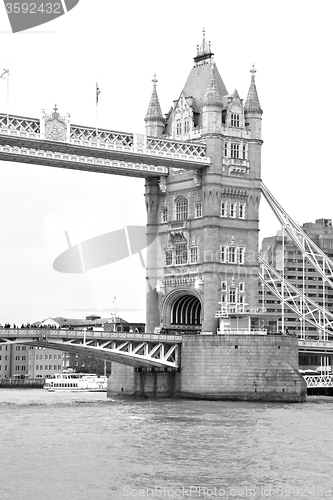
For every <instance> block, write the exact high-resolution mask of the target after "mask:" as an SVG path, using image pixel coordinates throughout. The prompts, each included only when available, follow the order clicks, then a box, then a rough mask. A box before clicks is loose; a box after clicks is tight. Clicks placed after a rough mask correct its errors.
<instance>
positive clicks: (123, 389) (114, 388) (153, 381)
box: [107, 363, 180, 398]
mask: <svg viewBox="0 0 333 500" xmlns="http://www.w3.org/2000/svg"><path fill="white" fill-rule="evenodd" d="M179 380H180V373H179V372H176V371H164V370H163V371H160V370H157V369H150V370H147V369H145V368H142V369H138V368H132V367H129V366H125V365H120V364H118V363H112V373H111V376H110V378H109V380H108V390H107V395H108V397H111V396H135V397H149V398H157V397H158V398H173V397H177V395H178V394H179Z"/></svg>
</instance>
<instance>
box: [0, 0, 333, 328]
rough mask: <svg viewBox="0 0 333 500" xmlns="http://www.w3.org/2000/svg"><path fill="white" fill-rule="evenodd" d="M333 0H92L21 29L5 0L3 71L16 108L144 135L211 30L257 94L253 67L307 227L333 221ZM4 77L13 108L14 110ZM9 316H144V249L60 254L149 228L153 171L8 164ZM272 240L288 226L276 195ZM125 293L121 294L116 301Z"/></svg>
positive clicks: (1, 97)
mask: <svg viewBox="0 0 333 500" xmlns="http://www.w3.org/2000/svg"><path fill="white" fill-rule="evenodd" d="M332 5H333V4H332V2H331V1H325V0H319V1H317V2H313V1H311V2H310V1H304V0H302V1H301V0H289V1H284V0H280V1H278V2H277V1H267V0H266V1H259V0H252V1H235V0H233V1H231V2H228V3H227V2H222V1H221V0H220V1H215V0H211V1H209V2H206V3H205V2H202V1H200V2H199V1H195V0H194V1H193V0H192V1H186V0H185V1H184V0H183V1H182V2H179V1H177V2H176V1H168V2H156V1H155V2H152V1H145V0H142V1H141V2H138V1H132V0H129V1H126V2H111V1H110V0H96V1H93V0H80V2H79V4H78V6H77V7H75V8H74V9H73V10H72V11H70V12H69V13H68V14H66V15H65V16H62V17H60V18H59V19H57V20H55V21H52V22H51V23H48V24H46V25H43V26H41V27H38V28H36V29H33V30H29V31H27V32H22V33H17V34H15V35H13V34H12V33H11V31H10V26H9V21H8V19H7V17H6V12H5V7H4V5H3V4H1V5H0V43H1V55H0V67H1V68H6V67H7V62H8V63H9V67H10V74H11V76H10V92H9V94H10V95H9V111H10V113H12V114H16V115H21V116H28V117H36V118H37V117H39V114H40V110H41V109H45V110H46V112H47V113H51V112H52V109H53V107H54V105H55V103H56V104H57V106H58V108H59V112H60V114H65V113H70V115H71V122H72V123H74V124H78V125H90V126H95V123H96V118H95V82H96V79H97V81H98V84H99V87H100V90H101V94H100V101H99V118H98V124H99V126H100V127H104V128H108V129H111V130H120V131H127V132H144V117H145V114H146V111H147V107H148V103H149V99H150V95H151V90H152V83H151V79H152V77H153V74H154V73H156V75H157V79H158V85H157V91H158V95H159V99H160V103H161V107H162V111H163V113H166V112H167V111H168V110H169V108H170V106H171V105H172V103H173V100H174V99H177V98H178V97H179V94H180V92H181V90H182V88H183V86H184V84H185V81H186V79H187V76H188V74H189V72H190V70H191V68H192V64H193V57H194V56H195V55H196V46H197V44H200V43H201V40H202V28H203V27H204V28H205V30H206V39H207V40H210V41H211V46H212V51H213V52H214V54H215V61H216V64H217V67H218V69H219V71H220V74H221V76H222V79H223V81H224V83H225V85H226V87H227V90H228V92H230V93H231V92H233V91H234V89H235V88H237V90H238V92H239V94H240V97H241V98H243V99H245V98H246V95H247V91H248V88H249V84H250V77H251V75H250V72H249V71H250V69H251V66H252V64H253V63H254V64H255V66H256V69H257V73H256V85H257V90H258V94H259V99H260V103H261V107H262V109H263V111H264V114H263V140H264V144H263V147H262V179H263V181H264V183H265V184H266V185H267V187H268V188H269V189H270V190H271V192H272V193H273V195H274V196H275V197H276V198H277V199H278V200H279V202H280V204H281V205H282V206H283V207H284V209H285V210H286V211H287V212H288V213H289V214H290V215H291V216H292V218H293V219H294V220H295V221H297V222H300V223H303V222H311V221H314V220H315V219H317V218H322V217H324V218H332V217H333V207H332V177H333V176H332V158H331V156H332V155H331V148H330V145H331V135H332V116H333V109H332V89H333V77H332V46H333V43H332V14H333V12H332V11H333V8H332ZM6 102H7V95H6V83H5V81H3V80H0V112H3V113H6V109H7V104H6ZM0 186H1V192H0V238H1V240H0V241H1V247H0V255H1V260H0V280H1V281H0V285H1V286H0V323H2V324H4V322H10V323H13V322H16V324H19V325H20V324H21V323H22V322H24V323H26V322H28V321H29V322H33V321H37V320H42V319H45V318H47V317H48V316H51V317H52V316H59V315H62V316H67V317H84V316H85V315H86V314H89V313H91V312H95V313H96V312H99V313H100V314H102V315H103V316H110V312H114V310H115V305H116V309H117V310H116V312H117V314H119V315H121V316H122V317H123V318H124V319H127V320H129V321H135V320H136V321H145V279H144V276H145V271H144V269H143V268H142V267H141V264H140V259H139V257H138V256H137V255H136V256H133V257H130V258H128V259H125V260H123V261H121V262H118V263H117V264H111V265H109V266H106V267H103V268H100V269H98V270H96V271H93V272H88V273H86V274H84V275H74V274H62V273H58V272H56V271H55V270H53V268H52V263H53V260H54V258H55V257H56V256H57V255H58V254H59V253H60V252H61V251H63V250H65V249H66V248H67V243H66V239H65V236H64V231H67V232H68V234H69V236H70V240H71V243H72V244H75V243H76V242H79V241H83V240H85V239H87V238H92V237H93V236H97V235H99V234H103V233H108V232H110V231H112V230H114V229H119V228H120V227H122V226H123V225H127V224H139V225H140V224H142V225H144V224H145V207H144V196H143V195H144V181H143V180H142V179H131V178H125V177H120V176H111V175H110V176H108V175H104V174H95V173H88V172H77V171H75V170H65V169H56V168H49V167H42V166H33V165H32V166H30V165H29V166H28V165H24V164H15V163H6V162H1V164H0ZM260 229H261V231H260V238H262V237H265V236H270V235H273V234H275V233H276V231H277V230H278V229H279V223H278V222H277V220H276V219H275V216H274V215H272V214H271V212H270V209H269V208H268V206H267V205H266V203H265V202H264V201H262V203H261V211H260ZM115 293H116V294H117V300H116V303H114V302H113V299H114V295H115Z"/></svg>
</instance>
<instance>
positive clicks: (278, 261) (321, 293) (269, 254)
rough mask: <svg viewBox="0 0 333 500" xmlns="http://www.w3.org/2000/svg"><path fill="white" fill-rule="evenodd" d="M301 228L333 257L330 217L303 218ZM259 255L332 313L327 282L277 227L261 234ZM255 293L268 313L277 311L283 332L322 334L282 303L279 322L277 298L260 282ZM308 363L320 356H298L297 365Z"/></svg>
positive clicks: (314, 362) (331, 291) (332, 298)
mask: <svg viewBox="0 0 333 500" xmlns="http://www.w3.org/2000/svg"><path fill="white" fill-rule="evenodd" d="M302 229H303V231H304V232H305V233H306V234H307V235H308V236H309V237H310V238H311V239H312V240H313V241H314V242H315V244H316V245H317V246H318V247H319V248H320V249H321V250H322V251H323V252H324V253H325V254H327V255H328V257H330V258H331V259H332V260H333V228H332V220H331V219H317V220H316V221H315V222H314V223H312V222H307V223H305V224H303V226H302ZM283 240H284V241H283ZM283 250H284V252H283ZM261 255H262V257H263V258H264V260H265V261H266V262H268V264H270V265H271V266H272V267H273V268H274V269H276V270H277V271H278V272H279V273H280V274H281V275H282V274H283V273H284V277H285V279H286V280H288V281H289V282H290V283H291V284H292V285H294V286H295V287H296V288H298V289H299V290H300V291H301V292H302V293H304V295H306V296H307V297H309V298H310V299H312V300H313V301H314V302H316V303H317V304H318V305H320V306H322V307H323V308H325V309H328V310H329V311H330V312H332V313H333V289H332V288H331V287H329V286H328V285H327V284H323V278H322V277H321V276H320V275H319V273H318V272H317V271H316V270H315V269H314V267H313V266H312V265H311V263H310V262H309V261H308V260H307V259H306V258H303V256H302V254H301V252H300V251H299V250H298V248H297V247H296V245H295V243H294V242H293V241H292V240H291V238H290V237H289V236H288V234H287V233H286V232H285V233H284V234H282V230H281V231H279V232H278V234H277V235H276V236H271V237H269V238H264V240H263V242H262V249H261ZM259 297H260V298H259V303H260V304H261V305H262V306H263V307H264V308H266V311H267V312H268V313H280V319H279V322H278V327H279V329H280V331H282V329H283V330H284V332H285V333H286V332H287V333H289V334H290V333H291V334H296V335H297V336H299V337H310V338H314V339H321V338H322V332H321V330H319V329H317V328H316V327H315V326H313V325H311V324H309V323H307V322H305V321H302V319H301V318H300V317H299V316H298V315H297V314H296V313H294V312H292V311H291V310H290V309H289V308H288V307H285V310H284V322H283V324H282V307H281V302H280V300H279V299H278V298H277V297H276V296H275V295H274V294H273V293H272V292H271V291H269V290H268V289H267V288H266V287H265V286H263V285H260V291H259ZM309 365H311V366H316V365H317V366H318V365H320V358H319V357H318V356H316V355H304V356H300V366H309Z"/></svg>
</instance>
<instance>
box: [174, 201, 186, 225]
mask: <svg viewBox="0 0 333 500" xmlns="http://www.w3.org/2000/svg"><path fill="white" fill-rule="evenodd" d="M187 217H188V201H187V199H186V198H178V200H177V201H176V220H184V219H187Z"/></svg>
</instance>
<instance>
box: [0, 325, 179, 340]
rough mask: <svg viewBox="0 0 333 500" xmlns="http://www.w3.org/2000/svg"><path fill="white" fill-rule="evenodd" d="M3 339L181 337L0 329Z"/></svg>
mask: <svg viewBox="0 0 333 500" xmlns="http://www.w3.org/2000/svg"><path fill="white" fill-rule="evenodd" d="M4 338H11V339H12V338H16V339H22V341H23V339H33V338H38V339H39V340H48V339H62V338H63V339H66V340H68V339H85V340H102V341H104V340H124V341H127V340H135V341H142V342H156V341H159V342H165V343H170V344H174V343H177V344H179V343H181V342H182V336H181V335H165V334H154V333H131V332H105V331H96V330H95V331H91V330H62V329H57V328H50V329H48V328H2V329H0V341H1V339H4Z"/></svg>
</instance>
